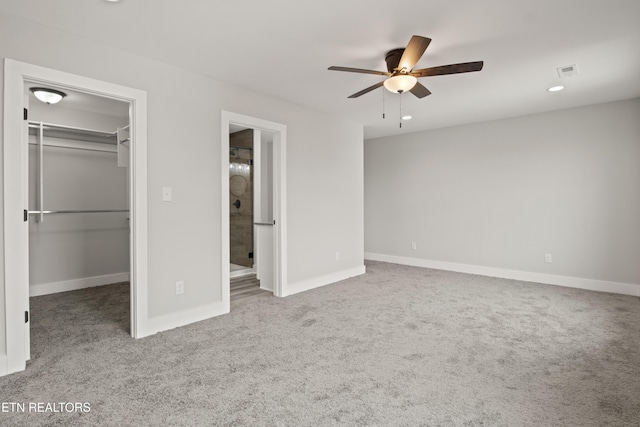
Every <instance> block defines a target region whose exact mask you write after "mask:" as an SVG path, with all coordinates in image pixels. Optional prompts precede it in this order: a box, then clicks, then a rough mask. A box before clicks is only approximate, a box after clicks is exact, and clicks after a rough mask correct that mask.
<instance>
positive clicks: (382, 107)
mask: <svg viewBox="0 0 640 427" xmlns="http://www.w3.org/2000/svg"><path fill="white" fill-rule="evenodd" d="M382 118H383V119H384V118H385V117H384V90H383V91H382Z"/></svg>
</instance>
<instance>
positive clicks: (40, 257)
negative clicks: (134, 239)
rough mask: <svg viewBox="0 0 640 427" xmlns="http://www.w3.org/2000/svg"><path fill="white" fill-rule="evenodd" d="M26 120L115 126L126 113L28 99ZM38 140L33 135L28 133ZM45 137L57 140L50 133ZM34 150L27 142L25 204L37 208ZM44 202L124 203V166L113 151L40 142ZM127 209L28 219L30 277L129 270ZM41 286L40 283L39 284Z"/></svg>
mask: <svg viewBox="0 0 640 427" xmlns="http://www.w3.org/2000/svg"><path fill="white" fill-rule="evenodd" d="M29 110H30V114H29V115H30V120H34V121H43V122H47V123H55V124H62V125H67V126H76V127H83V128H89V129H95V130H102V131H106V132H114V131H115V130H116V128H117V127H122V126H125V125H127V124H128V122H129V120H128V118H126V119H123V118H119V117H113V116H107V115H101V114H96V113H91V112H87V111H78V110H73V109H69V108H64V106H63V103H62V104H57V105H50V106H46V105H45V104H42V103H40V102H38V101H32V102H31V105H30V108H29ZM30 139H31V140H34V141H35V140H36V137H35V135H33V136H31V137H30ZM45 140H46V141H49V140H50V141H52V142H55V141H60V139H56V138H48V137H47V136H46V134H45ZM36 153H37V150H36V147H35V146H33V145H31V146H30V147H29V187H30V188H29V209H30V210H35V209H36V206H37V205H36V194H37V193H36V180H37V173H36V172H37V159H38V157H37V154H36ZM43 169H44V196H45V197H44V208H45V209H46V210H72V209H127V175H126V174H127V168H119V167H118V165H117V156H116V154H114V153H104V152H95V151H81V150H71V149H65V148H58V147H47V146H45V147H44V166H43ZM127 217H128V215H127V214H126V213H108V214H65V215H47V216H46V217H45V220H44V221H43V222H38V221H36V217H35V216H31V218H30V220H29V259H30V263H29V282H30V285H32V286H33V285H41V284H47V283H52V282H64V281H69V280H76V279H85V278H90V277H95V276H103V275H110V274H116V273H128V271H129V222H128V220H127ZM39 289H42V288H41V287H39Z"/></svg>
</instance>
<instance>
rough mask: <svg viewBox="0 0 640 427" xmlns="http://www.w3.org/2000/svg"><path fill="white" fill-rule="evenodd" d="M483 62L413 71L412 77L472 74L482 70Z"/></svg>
mask: <svg viewBox="0 0 640 427" xmlns="http://www.w3.org/2000/svg"><path fill="white" fill-rule="evenodd" d="M483 65H484V62H483V61H476V62H463V63H460V64H451V65H442V66H440V67H431V68H423V69H421V70H413V71H412V72H411V75H413V76H416V77H428V76H443V75H446V74H458V73H470V72H472V71H480V70H482V66H483Z"/></svg>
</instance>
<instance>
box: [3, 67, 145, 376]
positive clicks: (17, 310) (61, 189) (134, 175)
mask: <svg viewBox="0 0 640 427" xmlns="http://www.w3.org/2000/svg"><path fill="white" fill-rule="evenodd" d="M35 87H41V88H47V89H53V90H54V91H58V92H62V93H63V94H64V95H66V96H65V97H64V98H63V102H65V100H66V101H67V102H66V103H64V104H63V103H61V104H59V106H58V107H57V108H50V107H52V105H45V104H42V105H41V103H40V101H36V100H35V98H34V93H35V90H33V89H34V88H35ZM4 98H5V99H4V105H5V109H4V124H5V128H4V133H3V137H4V138H3V143H4V147H3V153H4V159H3V160H4V237H5V238H4V266H5V300H4V309H5V314H6V316H5V319H6V323H5V332H6V341H5V342H6V354H7V359H6V364H4V366H1V367H0V374H6V373H11V372H16V371H20V370H24V369H25V368H26V361H27V360H29V359H30V344H31V342H30V339H31V338H30V309H29V297H30V295H43V294H50V293H57V292H61V291H67V290H73V289H79V288H86V287H93V286H98V285H102V284H107V283H113V282H121V281H124V280H123V279H129V281H130V285H129V296H130V298H129V299H130V317H129V322H128V323H129V325H128V326H129V329H130V333H131V335H132V336H133V337H134V338H137V337H140V336H144V334H145V330H146V328H145V327H146V320H147V312H146V299H147V298H146V292H147V286H146V284H147V271H146V265H147V262H146V259H147V255H146V254H147V247H146V240H147V239H146V233H147V231H146V93H145V92H142V91H138V90H135V89H131V88H126V87H123V86H119V85H114V84H111V83H107V82H102V81H98V80H93V79H89V78H85V77H81V76H77V75H73V74H69V73H64V72H60V71H56V70H51V69H47V68H43V67H38V66H35V65H31V64H26V63H21V62H18V61H13V60H10V59H5V91H4ZM65 104H66V105H65ZM123 270H124V271H123ZM9 284H10V286H9ZM61 295H63V294H61ZM3 368H4V369H3Z"/></svg>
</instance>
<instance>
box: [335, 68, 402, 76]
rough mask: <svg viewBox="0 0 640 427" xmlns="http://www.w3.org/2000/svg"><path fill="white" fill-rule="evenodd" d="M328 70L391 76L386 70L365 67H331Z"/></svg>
mask: <svg viewBox="0 0 640 427" xmlns="http://www.w3.org/2000/svg"><path fill="white" fill-rule="evenodd" d="M328 70H333V71H347V72H349V73H362V74H376V75H378V76H390V75H391V73H387V72H386V71H376V70H365V69H364V68H350V67H336V66H332V67H329V68H328Z"/></svg>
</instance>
